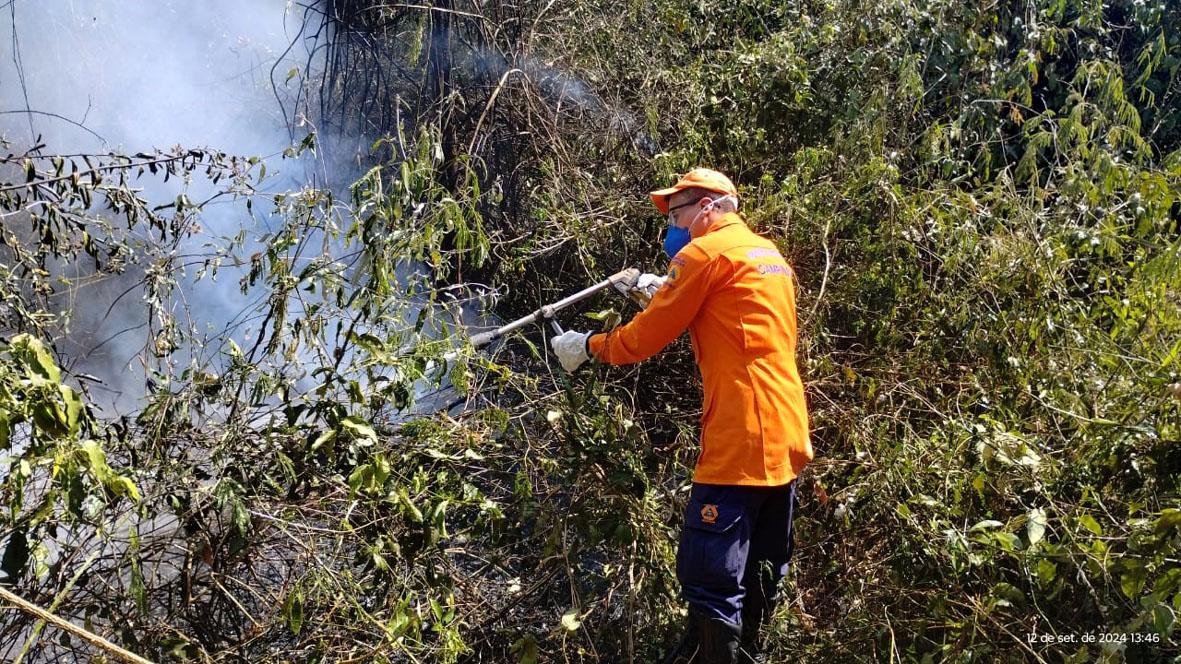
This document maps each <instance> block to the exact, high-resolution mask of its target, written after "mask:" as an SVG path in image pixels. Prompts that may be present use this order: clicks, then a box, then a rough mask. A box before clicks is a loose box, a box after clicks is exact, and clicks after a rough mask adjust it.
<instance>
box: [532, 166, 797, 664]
mask: <svg viewBox="0 0 1181 664" xmlns="http://www.w3.org/2000/svg"><path fill="white" fill-rule="evenodd" d="M737 194H738V193H737V190H736V189H735V188H734V185H733V183H731V182H730V180H729V178H727V177H726V176H725V175H722V174H721V173H718V172H717V171H713V170H710V169H705V168H698V169H694V170H692V171H690V172H689V173H688V174H686V175H685V176H684V177H683V178H681V179H680V180H679V181H678V182H677V183H676V184H675V185H673V186H672V187H671V188H668V189H661V190H658V191H654V192H652V193H651V197H652V201H653V202H654V203H655V204H656V207H657V209H659V210H660V212H661V213H663V214H667V215H668V219H669V228H668V232H667V235H666V237H665V241H664V248H665V252H666V253H667V254H668V255H669V258H670V259H671V263H670V266H669V270H668V274H667V275H666V276H665V277H664V278H663V279H661V278H660V277H654V276H652V275H645V277H643V278H642V280H641V282H640V286H642V287H643V286H647V287H648V288H649V289H651V290H650V292H652V294H653V297H652V300H651V302H650V303H649V304H648V306H647V307H646V308H645V309H644V311H643V312H641V313H640V314H638V315H637V316H636V317H635V318H634V319H632V320H631V322H629V323H628V324H627V325H624V326H622V327H619V328H616V329H615V330H613V331H611V332H609V333H607V334H592V333H584V332H576V331H570V332H565V333H563V334H561V335H559V336H556V337H553V338H552V339H551V341H550V343H551V346H552V348H553V350H554V353H555V354H556V355H557V356H558V359H559V361H560V362H561V363H562V366H563V367H564V368H565V369H566V370H567V371H574V370H575V369H577V368H578V366H579V365H581V364H582V363H583V362H585V361H586V360H588V359H591V358H594V359H596V360H598V361H599V362H605V363H609V364H628V363H632V362H640V361H643V360H645V359H647V358H648V357H651V356H652V355H655V354H656V353H658V352H660V350H661V349H663V348H664V347H665V346H667V345H668V344H669V343H671V342H672V341H673V340H675V339H676V338H677V337H679V336H680V335H681V334H682V333H683V332H684V331H685V330H686V329H687V330H688V331H689V338H690V340H691V341H692V344H693V354H694V356H695V358H696V359H697V365H698V368H699V369H700V372H701V379H702V382H703V385H704V393H705V403H704V407H703V413H702V418H701V453H700V456H699V457H698V459H697V466H696V469H695V470H694V474H693V490H692V493H691V494H690V498H689V504H688V506H687V507H686V510H685V526H684V528H683V529H682V531H681V542H680V548H679V549H678V551H677V577H678V579H679V580H680V582H681V588H682V595H683V597H684V598H685V600H686V601H687V602H688V604H689V625H688V628H687V629H686V634H685V637H684V638H683V639H682V640H681V642H680V643H679V644H678V645H677V647H676V648H675V649H674V650H673V652H671V653H670V654H669V655H668V657H667V658H666V659H665V662H666V664H673V663H679V664H680V663H683V664H689V663H693V664H715V663H724V664H734V663H739V662H756V661H762V660H761V658H760V656H759V650H760V647H759V642H760V639H759V628H760V627H761V626H762V624H763V622H764V620H765V619H766V618H767V617H769V616H770V614H771V613H772V612H773V611H774V609H775V605H776V600H777V597H778V587H779V582H780V581H781V580H782V578H783V576H784V574H786V572H787V565H788V560H789V559H790V558H791V552H792V517H793V513H794V508H795V479H796V477H797V476H798V475H799V473H800V471H801V470H802V469H803V467H804V465H805V464H806V463H808V461H810V460H811V459H812V445H811V442H810V441H809V438H808V411H807V407H806V404H805V402H804V387H803V383H802V382H801V380H800V375H799V371H798V370H797V368H796V359H795V349H796V310H795V288H794V285H793V275H792V270H791V267H790V266H788V264H787V262H786V261H785V260H784V259H783V256H781V255H780V253H779V250H778V249H777V248H776V246H775V244H774V243H772V242H770V241H768V240H766V239H764V238H762V237H760V236H758V235H756V234H754V233H753V232H752V231H751V230H750V229H749V228H748V227H747V225H746V222H745V221H744V220H743V218H742V216H741V215H739V214H738V195H737Z"/></svg>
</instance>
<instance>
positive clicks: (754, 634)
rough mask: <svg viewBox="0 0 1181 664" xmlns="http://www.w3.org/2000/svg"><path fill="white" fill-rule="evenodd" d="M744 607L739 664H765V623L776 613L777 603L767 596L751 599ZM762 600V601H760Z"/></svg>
mask: <svg viewBox="0 0 1181 664" xmlns="http://www.w3.org/2000/svg"><path fill="white" fill-rule="evenodd" d="M748 599H750V600H754V601H748V602H746V603H745V604H743V606H742V643H741V645H740V647H739V649H738V664H764V662H766V661H767V660H766V658H765V657H764V656H763V635H762V629H763V622H765V620H766V618H767V617H768V616H770V615H772V614H773V613H775V604H776V601H775V599H774V598H768V597H766V596H764V597H762V598H750V597H748ZM759 600H761V601H759Z"/></svg>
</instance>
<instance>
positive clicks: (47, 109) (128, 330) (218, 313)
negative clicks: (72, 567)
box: [0, 0, 307, 412]
mask: <svg viewBox="0 0 1181 664" xmlns="http://www.w3.org/2000/svg"><path fill="white" fill-rule="evenodd" d="M0 7H2V8H0V21H3V22H4V23H6V24H7V25H5V26H4V27H3V28H0V138H3V139H4V140H5V141H8V142H9V143H11V144H12V145H13V146H14V147H15V148H17V149H19V148H20V147H22V146H29V145H31V144H32V143H33V142H34V141H35V140H36V139H37V138H38V137H40V140H41V141H42V142H44V143H45V145H46V148H45V151H46V152H47V153H50V154H79V153H89V154H96V153H98V154H101V153H105V152H109V151H117V152H122V153H135V152H140V151H150V150H152V149H154V148H160V149H168V148H171V147H173V146H178V145H179V146H184V147H186V148H194V147H208V148H210V149H213V150H219V151H222V152H226V153H230V154H238V155H244V156H260V157H264V158H267V157H270V158H269V159H268V160H267V165H268V171H269V172H270V173H271V175H270V176H268V182H269V185H264V187H265V188H268V189H276V190H282V189H291V188H298V187H299V186H301V185H302V184H303V179H304V167H303V165H302V164H300V163H299V162H297V161H293V160H282V159H280V158H278V155H280V154H281V153H282V151H283V150H284V148H286V147H288V145H289V144H290V138H291V137H290V134H289V132H288V128H287V125H286V118H284V117H283V116H282V112H281V110H280V105H279V102H278V99H277V97H276V91H275V90H274V89H273V87H272V72H276V73H274V81H275V83H276V84H277V85H278V87H279V90H278V96H279V97H283V96H284V95H286V94H288V92H287V90H286V89H285V85H286V83H285V81H286V78H287V77H286V73H287V72H288V71H289V70H290V69H292V68H295V67H301V66H302V62H300V61H299V60H297V59H296V58H301V59H302V60H303V61H306V59H307V54H306V53H305V52H303V51H302V49H300V48H298V46H299V45H298V44H296V48H292V49H289V46H291V45H292V41H293V39H294V33H295V32H296V30H297V27H298V23H299V20H300V18H301V15H302V9H293V6H292V3H290V2H288V1H286V0H251V1H250V2H240V1H237V0H201V1H200V2H194V1H191V0H152V1H148V0H126V1H125V0H14V1H13V2H9V3H6V4H5V5H2V6H0ZM281 58H285V59H284V60H283V61H280V59H281ZM290 84H291V85H292V86H295V85H297V84H298V81H291V82H290ZM297 138H298V137H297ZM137 185H141V186H143V187H144V196H145V197H146V198H147V199H148V200H149V201H153V202H168V201H171V200H173V198H174V197H175V196H176V194H177V193H179V191H181V188H182V187H183V186H184V185H183V184H182V183H178V182H177V181H176V180H173V181H172V182H170V183H163V182H161V181H159V180H158V179H153V178H147V177H145V178H144V179H143V180H141V181H140V182H138V183H137ZM211 191H213V189H212V187H211V186H210V185H208V184H207V183H203V182H201V181H199V180H198V181H195V182H193V183H192V184H191V185H190V186H189V189H188V193H189V195H190V198H192V199H193V200H201V199H202V198H203V196H202V195H203V194H205V193H207V192H211ZM260 207H265V206H256V207H255V210H256V211H257V210H259V209H260ZM266 221H267V220H266V219H265V218H263V219H256V218H254V217H252V216H251V215H249V214H248V213H247V212H246V211H245V208H244V206H243V205H241V204H240V203H232V202H227V203H221V202H218V203H215V204H212V205H210V206H209V207H208V208H207V209H206V210H205V212H204V213H203V214H202V215H201V217H200V222H201V225H202V228H203V232H202V234H201V236H200V237H198V238H195V239H194V240H193V241H192V242H190V243H189V246H186V247H185V250H186V251H193V252H200V251H201V250H202V248H201V245H203V244H206V243H209V242H215V241H216V238H218V237H226V236H231V235H233V234H235V233H237V232H238V231H239V230H240V229H243V228H245V229H246V230H247V231H248V232H249V233H250V234H251V235H254V234H255V233H259V232H263V231H265V230H266V229H265V225H266ZM260 224H261V225H263V226H264V227H263V228H257V226H259V225H260ZM194 272H195V269H194V270H192V271H190V272H189V273H187V274H185V275H184V276H183V277H182V285H183V286H185V288H184V289H183V291H184V292H183V294H182V299H183V300H184V301H185V302H186V303H187V305H188V307H189V308H190V310H191V311H192V312H193V314H194V324H195V325H196V326H197V327H199V328H200V331H201V332H203V333H205V334H207V335H208V336H209V338H210V339H211V340H219V339H220V338H221V337H222V336H232V337H234V338H238V339H239V340H241V339H243V338H244V337H245V336H246V333H247V330H246V329H245V327H244V326H243V327H237V328H232V329H228V330H227V327H228V326H230V325H231V324H232V323H233V322H234V319H235V317H236V316H237V315H238V314H240V313H241V312H242V311H243V310H245V309H247V308H248V304H249V303H248V301H247V300H246V298H245V297H244V296H242V295H241V293H240V292H239V291H238V285H237V277H236V275H232V274H231V275H223V277H222V278H221V279H220V280H218V281H217V282H211V281H209V280H208V279H206V280H203V281H201V282H199V283H194V281H193V279H192V277H193V273H194ZM137 278H138V275H132V274H129V275H127V276H126V277H125V278H123V279H110V280H107V281H105V282H99V283H97V284H95V285H92V286H89V287H85V288H82V289H79V290H76V291H74V292H72V293H70V294H68V295H65V296H63V298H62V299H61V301H60V302H59V305H60V306H62V307H63V308H68V309H70V310H72V312H73V317H74V321H73V325H72V330H73V333H72V334H71V335H70V337H69V338H68V339H66V340H65V343H63V344H61V350H62V351H63V352H64V354H65V355H66V356H67V359H68V360H70V361H71V364H74V365H75V367H74V368H75V370H76V371H78V372H80V373H87V374H91V375H95V376H97V377H98V378H100V379H101V380H102V381H103V382H104V384H105V387H103V388H99V389H97V390H96V391H92V393H93V396H94V399H95V400H96V401H97V402H98V403H99V404H101V405H106V406H109V407H113V408H114V409H115V410H117V411H120V412H127V411H130V410H133V409H134V408H135V406H136V405H137V403H138V401H139V398H140V397H141V396H142V394H143V391H144V381H145V379H144V376H143V373H142V371H141V372H138V374H137V372H135V371H134V369H135V368H137V367H136V366H135V365H129V362H130V361H131V360H132V359H133V358H134V357H135V356H136V355H137V353H138V352H139V351H140V349H142V347H143V345H144V333H143V327H142V323H143V321H144V320H145V313H144V306H143V303H142V302H140V301H139V300H138V297H136V296H135V295H131V296H124V297H122V298H120V297H119V296H120V294H121V293H122V292H123V291H124V290H125V288H126V286H127V285H129V284H130V283H133V282H134V280H135V279H137ZM215 343H219V342H215Z"/></svg>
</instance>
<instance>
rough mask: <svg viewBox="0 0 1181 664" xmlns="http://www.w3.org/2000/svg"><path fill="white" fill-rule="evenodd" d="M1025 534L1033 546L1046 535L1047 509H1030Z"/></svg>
mask: <svg viewBox="0 0 1181 664" xmlns="http://www.w3.org/2000/svg"><path fill="white" fill-rule="evenodd" d="M1025 535H1026V537H1027V538H1028V539H1029V545H1030V546H1033V545H1034V544H1037V543H1038V542H1040V541H1042V538H1043V537H1045V536H1046V511H1045V510H1043V509H1042V508H1040V507H1039V508H1037V509H1033V510H1030V512H1029V522H1028V523H1026V524H1025Z"/></svg>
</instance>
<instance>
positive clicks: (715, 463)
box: [590, 214, 812, 486]
mask: <svg viewBox="0 0 1181 664" xmlns="http://www.w3.org/2000/svg"><path fill="white" fill-rule="evenodd" d="M686 328H688V329H689V338H690V340H691V341H692V342H693V354H694V356H695V357H696V358H697V366H698V368H699V369H700V371H701V379H702V382H703V384H704V392H705V404H704V408H703V412H702V416H701V455H700V456H699V457H698V459H697V468H696V470H695V472H694V474H693V481H694V482H699V483H703V484H741V485H753V486H778V485H780V484H786V483H787V482H790V481H791V480H793V479H795V477H796V476H797V475H799V473H800V471H801V470H802V469H803V467H804V465H805V464H806V463H808V461H810V460H811V459H812V443H811V441H810V440H809V439H808V410H807V406H806V404H805V403H804V386H803V383H802V382H801V381H800V374H799V371H798V370H797V369H796V356H795V352H796V305H795V287H794V285H793V283H792V271H791V268H790V267H789V266H788V265H787V262H786V261H784V259H783V256H781V255H780V254H779V250H778V249H776V248H775V245H774V244H773V243H771V242H770V241H769V240H766V239H763V238H761V237H759V236H758V235H755V234H754V233H753V232H751V230H750V229H749V228H747V226H746V223H745V222H744V221H743V220H742V217H740V216H738V215H737V214H727V215H725V216H723V217H721V218H720V219H718V220H716V221H715V222H714V223H713V224H712V225H711V226H710V227H709V229H708V230H706V232H705V233H704V234H703V235H700V236H698V237H696V238H694V239H693V240H692V241H691V242H690V243H689V244H688V245H686V246H685V248H684V249H681V251H680V252H679V253H678V254H677V255H676V256H675V257H674V258H673V259H672V263H671V265H670V267H669V271H668V279H667V281H666V282H665V285H664V286H663V287H662V288H660V289H659V290H658V291H657V292H656V295H655V297H653V298H652V302H651V303H650V304H649V305H648V307H647V308H646V309H645V310H644V311H643V312H641V313H640V314H638V315H637V316H636V317H635V318H633V319H632V320H631V322H629V323H628V324H627V325H624V326H622V327H618V328H616V329H614V330H612V331H611V332H609V333H607V334H596V335H594V336H592V337H591V338H590V352H591V355H592V356H593V357H594V358H596V359H598V360H599V361H602V362H607V363H610V364H630V363H632V362H640V361H642V360H644V359H646V358H648V357H651V356H652V355H655V354H656V353H658V352H660V350H661V349H662V348H664V347H665V346H667V345H668V344H669V343H671V342H672V341H673V340H674V339H676V338H677V337H679V336H680V335H681V333H682V332H684V331H685V329H686Z"/></svg>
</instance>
